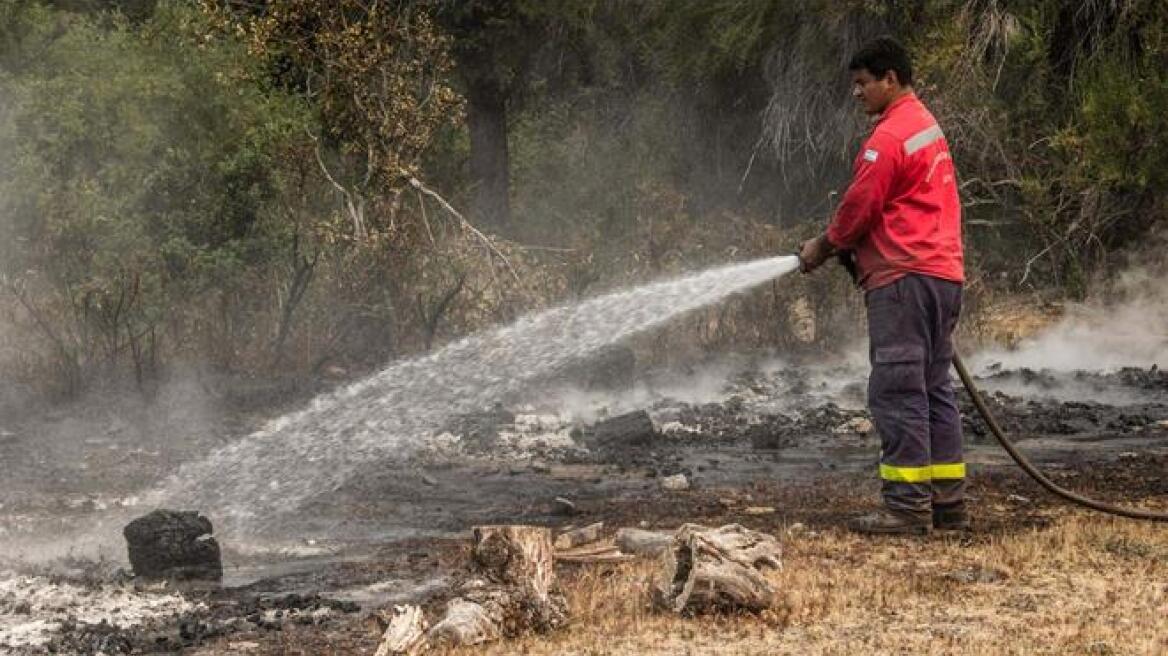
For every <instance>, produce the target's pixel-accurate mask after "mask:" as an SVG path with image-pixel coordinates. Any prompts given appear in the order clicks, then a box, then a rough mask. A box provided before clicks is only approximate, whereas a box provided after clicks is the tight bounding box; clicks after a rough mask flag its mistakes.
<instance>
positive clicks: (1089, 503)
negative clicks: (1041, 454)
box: [953, 354, 1168, 522]
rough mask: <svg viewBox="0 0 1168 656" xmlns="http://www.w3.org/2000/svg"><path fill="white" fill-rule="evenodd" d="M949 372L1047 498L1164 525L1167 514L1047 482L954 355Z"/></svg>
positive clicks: (1000, 442)
mask: <svg viewBox="0 0 1168 656" xmlns="http://www.w3.org/2000/svg"><path fill="white" fill-rule="evenodd" d="M953 368H954V369H956V370H957V375H958V377H960V378H961V384H963V385H965V389H966V390H968V391H969V398H971V399H973V405H974V407H976V408H977V412H978V414H980V415H981V418H982V419H984V420H985V423H986V425H987V426H989V427H990V432H991V433H993V434H994V437H996V438H997V439H998V443H999V444H1001V445H1002V448H1003V449H1005V450H1006V453H1008V454H1010V457H1011V458H1013V459H1014V462H1016V463H1018V466H1019V467H1021V468H1022V471H1024V472H1026V473H1027V474H1029V475H1030V478H1033V479H1034V480H1036V481H1038V484H1039V485H1041V486H1042V487H1044V488H1046V489H1047V490H1048V491H1049V492H1050V493H1051V494H1054V495H1055V496H1057V497H1061V498H1063V499H1065V500H1067V501H1070V502H1071V503H1073V504H1077V505H1080V506H1083V507H1085V508H1091V509H1092V510H1098V511H1099V512H1105V513H1108V514H1110V515H1118V516H1120V517H1129V518H1131V519H1145V520H1149V521H1153V522H1168V513H1162V512H1153V511H1151V510H1142V509H1139V508H1124V507H1122V506H1116V505H1114V504H1110V503H1105V502H1103V501H1098V500H1096V499H1091V498H1089V497H1085V496H1083V495H1081V494H1078V493H1077V492H1072V491H1071V490H1068V489H1066V488H1065V487H1062V486H1060V485H1059V484H1058V483H1055V482H1054V481H1052V480H1050V479H1049V478H1047V477H1046V475H1045V474H1043V473H1042V472H1040V471H1038V468H1037V467H1035V466H1034V464H1033V463H1031V462H1030V461H1029V460H1028V459H1027V458H1026V456H1024V455H1022V454H1021V453H1020V452H1019V451H1018V449H1017V447H1015V446H1014V443H1013V442H1011V441H1010V440H1009V439H1008V438H1007V437H1006V434H1005V433H1004V432H1003V431H1002V427H1001V426H999V425H998V422H997V420H996V419H994V415H993V413H991V412H990V409H989V407H988V406H986V403H985V400H984V399H982V397H981V392H980V391H978V389H977V385H975V384H974V382H973V377H972V376H970V375H969V371H968V370H967V369H966V368H965V363H964V362H962V361H961V356H959V355H957V354H954V355H953Z"/></svg>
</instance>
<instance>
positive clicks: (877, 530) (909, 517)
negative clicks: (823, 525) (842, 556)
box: [848, 508, 932, 535]
mask: <svg viewBox="0 0 1168 656" xmlns="http://www.w3.org/2000/svg"><path fill="white" fill-rule="evenodd" d="M931 529H932V524H931V522H929V519H928V516H927V515H925V516H920V515H916V514H913V513H910V512H907V511H904V510H890V509H888V508H880V509H879V510H875V511H873V512H871V513H869V514H867V515H863V516H860V517H857V518H855V519H853V520H852V521H850V522H848V530H851V531H855V532H856V533H863V534H865V535H928V534H929V531H930V530H931Z"/></svg>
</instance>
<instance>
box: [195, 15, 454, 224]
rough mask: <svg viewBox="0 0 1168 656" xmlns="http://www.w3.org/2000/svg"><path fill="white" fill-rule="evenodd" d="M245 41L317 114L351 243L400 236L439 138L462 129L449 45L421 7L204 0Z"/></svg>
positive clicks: (325, 162) (324, 162)
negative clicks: (413, 183) (412, 193)
mask: <svg viewBox="0 0 1168 656" xmlns="http://www.w3.org/2000/svg"><path fill="white" fill-rule="evenodd" d="M204 6H205V8H206V9H207V11H208V12H210V13H211V14H212V15H213V16H217V17H218V18H219V19H220V20H221V21H222V23H223V24H224V26H225V27H230V28H233V29H235V30H237V31H240V32H242V33H244V34H246V36H247V38H248V43H249V49H250V52H251V53H252V54H253V55H255V56H257V57H259V58H260V59H261V60H262V61H264V62H266V65H267V70H268V75H269V76H270V78H271V79H272V81H273V82H274V83H275V84H276V85H277V86H278V87H280V88H282V89H285V90H288V91H291V92H294V93H297V94H300V95H302V96H303V97H304V98H306V99H307V100H308V101H309V102H311V103H312V105H313V107H315V108H316V111H317V112H318V117H319V118H318V123H319V126H320V131H319V133H318V134H314V135H313V139H314V140H315V141H316V142H317V148H316V151H315V157H316V160H317V163H318V164H319V166H320V169H321V171H322V172H323V174H324V175H325V176H326V177H327V178H328V180H329V181H330V183H331V184H332V185H333V187H334V188H335V189H336V191H337V193H338V194H339V195H340V196H341V197H342V198H343V201H344V206H345V209H346V212H347V214H348V217H349V219H350V222H351V225H352V235H353V236H354V237H355V238H357V239H364V238H365V237H367V236H368V235H369V234H370V232H373V231H382V232H393V231H394V230H396V229H398V228H399V227H400V226H398V225H397V224H396V222H395V220H396V218H397V210H398V208H399V198H400V193H401V191H402V190H403V189H404V188H405V186H406V184H407V180H408V178H409V176H412V175H416V173H417V166H418V162H419V158H420V157H421V155H422V153H423V152H424V151H425V150H426V148H427V147H428V146H429V145H430V143H431V141H432V139H433V138H434V135H435V133H436V131H437V130H438V129H439V128H440V127H442V126H443V125H446V124H451V123H453V122H456V121H457V120H458V118H459V115H460V111H461V102H462V101H461V98H460V97H459V96H458V94H457V93H456V92H455V91H454V90H453V89H452V88H451V87H450V86H449V84H448V77H449V72H450V69H451V67H452V66H453V62H452V60H451V57H450V52H449V49H450V43H449V40H448V38H447V37H445V36H443V35H442V34H441V33H440V32H439V30H438V29H437V28H436V26H435V25H434V23H433V21H432V19H431V18H430V16H429V15H428V14H427V13H426V12H425V11H423V10H422V7H420V6H419V5H418V4H417V3H411V2H381V1H377V0H374V1H373V2H366V1H364V0H337V1H335V2H319V1H317V0H269V1H267V2H263V3H260V4H259V5H258V6H257V5H255V3H238V2H233V1H232V0H206V1H205V3H204Z"/></svg>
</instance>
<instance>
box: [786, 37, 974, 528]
mask: <svg viewBox="0 0 1168 656" xmlns="http://www.w3.org/2000/svg"><path fill="white" fill-rule="evenodd" d="M848 68H849V69H850V71H851V75H852V83H853V87H852V95H853V96H855V98H856V99H857V100H858V101H859V102H860V104H861V105H862V106H863V108H864V111H865V112H866V113H867V114H869V115H870V116H872V117H874V118H875V121H874V127H873V129H872V133H871V135H870V136H869V137H868V139H867V141H866V142H865V143H864V146H863V148H862V149H861V150H860V154H859V155H858V156H857V157H856V160H855V165H854V174H853V179H852V182H851V185H850V186H849V187H848V190H847V192H846V193H845V194H844V197H843V200H842V202H841V203H840V206H839V209H838V210H837V211H836V214H835V216H834V217H833V219H832V220H831V223H830V225H829V226H828V228H827V232H826V233H825V234H823V235H821V236H819V237H817V238H815V239H810V240H808V241H807V242H805V243H804V244H803V246H802V249H801V250H800V253H799V257H800V259H801V262H802V268H803V270H804V272H810V271H812V270H814V269H815V268H817V267H818V266H819V265H821V264H822V263H823V262H824V261H826V260H827V259H828V258H829V257H831V256H832V255H834V254H837V253H842V254H844V255H846V256H851V257H854V264H855V269H856V274H857V279H858V282H859V284H860V286H861V287H863V289H864V294H865V297H864V301H865V305H866V306H867V309H868V335H869V341H870V346H869V357H870V359H871V363H872V375H871V377H870V378H869V381H868V408H869V410H870V412H871V414H872V420H873V423H874V424H875V426H876V430H877V431H878V432H879V433H880V441H881V455H880V477H881V479H883V488H882V496H883V500H884V505H883V507H882V508H880V509H879V510H877V511H875V512H873V513H872V514H870V515H866V516H863V517H859V518H857V519H855V520H853V521H852V522H850V523H849V524H848V526H849V528H851V529H852V530H856V531H860V532H863V533H893V534H926V533H928V532H929V531H930V529H932V528H938V529H952V530H963V529H967V528H968V527H969V516H968V514H967V512H966V509H965V505H964V500H963V495H964V487H965V465H964V463H963V461H962V456H961V415H960V413H959V411H958V408H957V402H956V399H955V397H954V393H953V386H952V383H951V381H950V378H949V366H950V363H951V361H952V358H953V340H952V335H953V329H954V327H955V326H956V324H957V317H958V314H959V313H960V310H961V287H962V283H963V282H964V264H963V260H964V256H963V251H962V246H961V204H960V202H959V200H958V196H957V181H956V173H955V171H954V168H953V161H952V158H951V157H950V155H949V146H948V144H947V143H946V141H945V137H944V135H943V134H942V133H941V128H940V127H938V125H937V121H936V120H935V119H934V118H933V116H932V114H930V113H929V111H928V110H927V109H926V108H925V106H924V105H923V104H922V103H921V101H920V100H919V99H918V98H917V96H916V94H915V93H914V92H913V87H912V81H913V78H912V64H911V62H910V61H909V57H908V53H907V52H905V50H904V48H903V47H901V45H900V44H898V43H897V42H896V41H894V40H892V39H890V38H880V39H877V40H875V41H873V42H871V43H869V44H868V45H866V46H865V47H864V48H863V49H861V50H860V51H859V52H858V53H856V55H855V57H853V58H852V60H851V63H850V64H849V66H848Z"/></svg>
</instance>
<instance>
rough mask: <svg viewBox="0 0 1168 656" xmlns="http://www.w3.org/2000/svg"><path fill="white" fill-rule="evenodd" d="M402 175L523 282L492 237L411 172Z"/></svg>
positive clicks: (514, 276) (516, 280)
mask: <svg viewBox="0 0 1168 656" xmlns="http://www.w3.org/2000/svg"><path fill="white" fill-rule="evenodd" d="M401 174H402V176H403V177H405V179H406V180H407V181H408V182H409V184H410V186H411V187H413V188H414V189H417V190H418V191H420V192H422V193H423V194H425V195H427V196H429V197H430V198H433V199H434V200H435V201H437V203H438V204H439V205H441V206H442V208H443V209H445V210H446V211H447V212H450V214H451V215H452V216H454V217H455V218H456V219H458V220H459V222H461V223H462V227H463V228H465V229H467V230H469V231H470V232H471V234H473V235H475V236H476V237H478V238H479V240H480V241H481V242H482V243H483V245H484V246H485V247H486V248H487V250H489V251H490V252H491V253H492V254H494V255H495V257H498V258H499V259H500V260H502V261H503V264H504V265H505V266H506V267H507V271H508V272H510V273H511V277H512V278H514V279H515V282H521V281H520V280H519V274H518V273H516V272H515V267H513V266H511V261H510V260H508V259H507V256H506V255H504V254H503V253H502V252H501V251H500V250H499V249H498V247H496V246H495V243H494V242H493V241H491V238H490V237H487V236H486V235H484V234H483V233H482V232H480V231H479V229H478V228H476V227H474V226H473V225H471V222H470V221H467V220H466V217H465V216H463V215H462V213H460V212H459V211H458V210H456V209H454V206H452V205H451V204H450V203H448V202H446V199H445V198H443V197H442V196H441V195H439V194H438V192H436V191H434V190H433V189H431V188H429V187H427V186H426V185H424V184H422V181H421V180H419V179H417V178H416V177H414V176H413V175H412V174H410V172H409V171H406V170H405V169H402V172H401Z"/></svg>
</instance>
